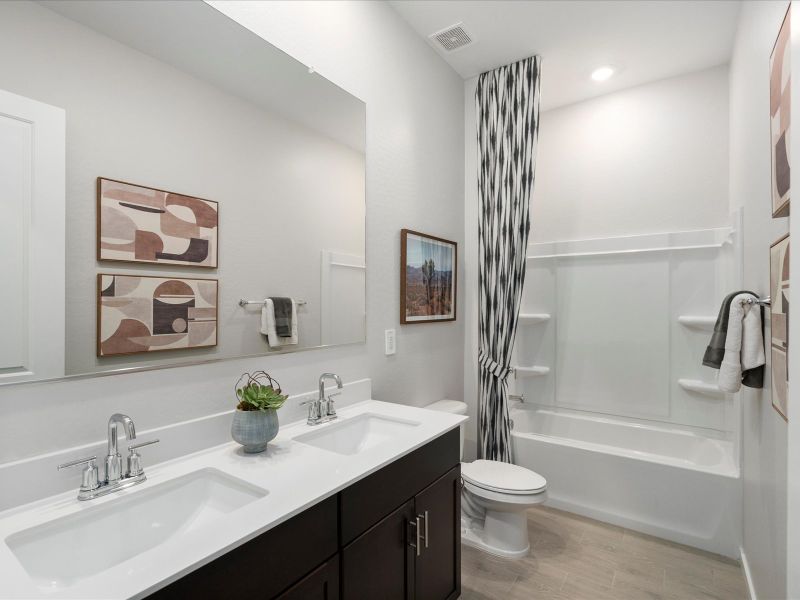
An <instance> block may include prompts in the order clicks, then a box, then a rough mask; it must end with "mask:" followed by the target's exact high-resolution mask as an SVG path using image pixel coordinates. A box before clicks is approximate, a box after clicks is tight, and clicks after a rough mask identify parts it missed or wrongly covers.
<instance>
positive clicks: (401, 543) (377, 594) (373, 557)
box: [341, 499, 415, 600]
mask: <svg viewBox="0 0 800 600" xmlns="http://www.w3.org/2000/svg"><path fill="white" fill-rule="evenodd" d="M414 520H415V513H414V500H413V499H412V500H409V501H408V502H406V503H405V504H404V505H403V506H401V507H400V508H398V509H397V510H395V511H394V512H393V513H391V514H390V515H389V516H387V517H385V518H384V519H383V520H381V521H379V522H378V524H377V525H374V526H373V527H370V528H369V529H367V531H365V532H364V533H363V534H361V535H360V536H359V537H357V538H356V539H355V540H353V542H351V543H350V544H349V545H347V546H345V547H344V549H343V550H342V553H341V560H342V598H343V600H377V599H380V600H409V599H411V598H413V597H414V548H412V547H411V546H410V545H409V543H411V542H413V532H412V531H411V529H412V527H411V523H413V522H414Z"/></svg>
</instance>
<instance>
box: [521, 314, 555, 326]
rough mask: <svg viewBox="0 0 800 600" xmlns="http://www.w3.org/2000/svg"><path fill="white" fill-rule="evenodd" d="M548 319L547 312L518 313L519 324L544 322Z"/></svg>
mask: <svg viewBox="0 0 800 600" xmlns="http://www.w3.org/2000/svg"><path fill="white" fill-rule="evenodd" d="M549 320H550V315H549V314H547V313H520V314H519V322H520V324H521V325H533V324H534V323H544V322H545V321H549Z"/></svg>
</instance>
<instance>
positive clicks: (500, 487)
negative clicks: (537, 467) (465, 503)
mask: <svg viewBox="0 0 800 600" xmlns="http://www.w3.org/2000/svg"><path fill="white" fill-rule="evenodd" d="M461 477H462V479H463V480H464V482H465V484H469V485H468V487H469V488H470V489H471V491H474V492H478V493H480V492H479V490H484V491H486V492H493V493H494V494H509V495H514V496H517V495H518V496H530V495H534V494H539V493H542V492H544V491H545V490H546V489H547V480H546V479H545V478H544V477H542V476H541V475H539V474H538V473H535V472H533V471H531V470H530V469H526V468H525V467H520V466H518V465H512V464H509V463H504V462H500V461H496V460H482V459H481V460H476V461H474V462H471V463H462V464H461ZM475 488H477V489H475Z"/></svg>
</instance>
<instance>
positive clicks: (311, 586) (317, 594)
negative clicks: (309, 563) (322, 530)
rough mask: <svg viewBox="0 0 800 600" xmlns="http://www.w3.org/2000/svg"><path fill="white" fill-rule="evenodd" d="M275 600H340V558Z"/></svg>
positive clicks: (318, 569)
mask: <svg viewBox="0 0 800 600" xmlns="http://www.w3.org/2000/svg"><path fill="white" fill-rule="evenodd" d="M275 600H339V556H338V555H337V556H334V557H333V558H332V559H330V560H329V561H328V562H326V563H325V564H324V565H322V566H320V567H319V568H317V569H314V570H313V571H312V572H311V573H309V574H308V575H306V576H305V577H303V579H301V580H300V581H299V582H297V583H296V584H294V585H293V586H292V587H290V588H289V589H288V590H286V591H285V592H283V593H282V594H281V595H280V596H278V597H277V598H276V599H275Z"/></svg>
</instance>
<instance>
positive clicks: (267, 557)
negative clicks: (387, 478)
mask: <svg viewBox="0 0 800 600" xmlns="http://www.w3.org/2000/svg"><path fill="white" fill-rule="evenodd" d="M337 505H338V502H337V496H333V497H332V498H328V499H327V500H323V501H322V502H320V503H319V504H316V505H315V506H312V507H311V508H309V509H307V510H305V511H304V512H302V513H300V514H299V515H297V516H296V517H292V518H291V519H289V520H288V521H286V522H285V523H282V524H280V525H278V526H277V527H275V528H274V529H271V530H270V531H267V532H265V533H263V534H261V535H260V536H258V537H257V538H255V539H253V540H250V541H249V542H246V543H245V544H243V545H241V546H239V547H238V548H235V549H234V550H231V551H230V552H228V553H227V554H224V555H222V556H220V557H219V558H218V559H216V560H214V561H213V562H211V563H209V564H207V565H205V566H203V567H200V568H199V569H198V570H196V571H194V572H192V573H189V574H188V575H186V576H185V577H183V578H182V579H179V580H178V581H176V582H175V583H172V584H170V585H168V586H167V587H165V588H163V589H161V590H159V591H157V592H155V593H154V594H153V595H152V596H150V597H151V598H156V599H158V600H161V599H167V598H170V599H171V598H175V599H182V600H183V599H186V598H234V597H242V598H254V599H266V598H272V597H273V596H276V595H278V594H279V593H281V592H282V591H283V590H285V589H287V588H288V587H289V586H291V585H292V584H293V583H295V582H297V581H298V580H299V579H301V578H302V577H303V576H304V575H306V574H307V573H309V572H310V571H312V570H313V569H314V568H315V567H318V566H319V565H320V564H322V563H324V562H325V561H326V560H327V559H328V558H330V557H331V556H333V555H334V554H336V551H337V550H338V545H337V538H338V530H337V529H338V528H337V509H338V506H337ZM332 597H333V596H332Z"/></svg>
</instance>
